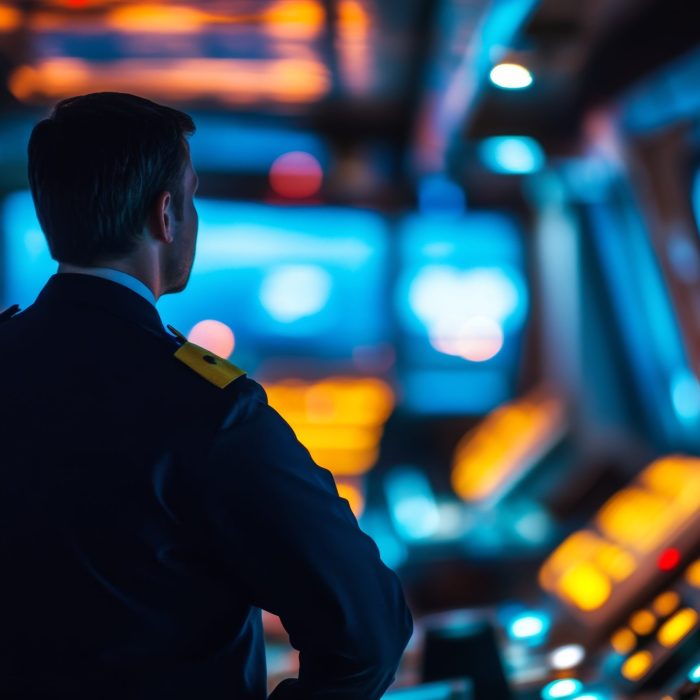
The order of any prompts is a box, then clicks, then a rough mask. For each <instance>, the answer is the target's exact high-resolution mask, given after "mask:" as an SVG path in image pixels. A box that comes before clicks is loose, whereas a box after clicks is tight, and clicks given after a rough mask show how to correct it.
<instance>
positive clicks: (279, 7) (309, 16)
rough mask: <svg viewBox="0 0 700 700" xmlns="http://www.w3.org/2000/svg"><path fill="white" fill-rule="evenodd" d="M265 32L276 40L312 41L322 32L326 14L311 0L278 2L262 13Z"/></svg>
mask: <svg viewBox="0 0 700 700" xmlns="http://www.w3.org/2000/svg"><path fill="white" fill-rule="evenodd" d="M262 20H263V22H264V28H265V32H266V33H267V34H268V35H270V36H273V37H276V38H278V39H306V40H308V39H313V38H315V37H317V36H318V35H319V34H320V33H321V32H322V31H323V27H324V24H325V21H326V13H325V11H324V9H323V6H322V5H321V4H320V3H319V2H314V1H313V0H280V2H275V3H273V4H272V5H271V6H270V7H268V8H267V9H265V10H264V12H263V13H262Z"/></svg>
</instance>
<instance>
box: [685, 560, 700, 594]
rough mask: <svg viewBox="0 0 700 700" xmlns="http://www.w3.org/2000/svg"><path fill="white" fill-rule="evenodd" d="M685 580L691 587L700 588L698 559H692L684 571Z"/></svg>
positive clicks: (699, 564)
mask: <svg viewBox="0 0 700 700" xmlns="http://www.w3.org/2000/svg"><path fill="white" fill-rule="evenodd" d="M685 580H686V581H687V582H688V583H689V584H690V585H691V586H692V587H693V588H700V559H697V560H696V561H694V562H693V563H692V564H691V565H690V566H689V567H688V568H687V569H686V571H685Z"/></svg>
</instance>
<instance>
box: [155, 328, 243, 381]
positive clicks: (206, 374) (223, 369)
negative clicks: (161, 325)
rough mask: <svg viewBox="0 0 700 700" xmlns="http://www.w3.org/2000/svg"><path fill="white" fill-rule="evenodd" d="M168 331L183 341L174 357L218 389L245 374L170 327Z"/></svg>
mask: <svg viewBox="0 0 700 700" xmlns="http://www.w3.org/2000/svg"><path fill="white" fill-rule="evenodd" d="M168 330H170V331H171V332H173V333H174V334H175V335H176V336H177V337H178V338H179V339H180V340H181V341H183V342H182V345H181V346H180V347H179V348H178V350H177V352H176V353H175V357H176V358H177V359H178V360H180V362H182V363H183V364H185V365H187V366H188V367H189V368H190V369H191V370H194V371H195V372H196V373H197V374H198V375H199V376H200V377H203V378H204V379H206V380H207V381H208V382H210V383H211V384H214V385H215V386H218V387H219V389H224V388H225V387H227V386H228V385H229V384H230V383H231V382H233V381H234V380H236V379H238V377H242V376H243V375H244V374H245V371H244V370H242V369H240V367H236V365H234V364H233V363H231V362H229V361H228V360H225V359H224V358H223V357H219V356H218V355H215V354H214V353H213V352H210V351H209V350H207V349H206V348H202V347H200V346H199V345H195V344H194V343H190V342H189V341H188V340H187V338H186V337H185V336H184V335H183V334H182V333H180V332H179V331H177V330H175V328H173V327H172V326H168Z"/></svg>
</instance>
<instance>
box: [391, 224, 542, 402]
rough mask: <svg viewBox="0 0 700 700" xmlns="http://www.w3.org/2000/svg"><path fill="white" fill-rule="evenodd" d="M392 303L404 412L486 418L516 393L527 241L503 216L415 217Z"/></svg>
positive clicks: (404, 232)
mask: <svg viewBox="0 0 700 700" xmlns="http://www.w3.org/2000/svg"><path fill="white" fill-rule="evenodd" d="M399 256H400V268H401V273H400V275H399V279H398V283H397V286H396V295H395V300H394V301H395V304H396V310H397V314H398V320H399V328H400V341H399V345H400V347H401V348H402V352H401V368H402V371H403V376H404V385H405V387H406V397H407V401H408V402H409V403H410V408H412V409H414V410H416V411H418V412H423V413H445V414H450V413H462V414H483V413H486V412H488V411H490V410H491V409H493V408H494V407H495V406H497V405H498V404H500V403H502V402H503V401H506V400H507V399H509V398H511V397H512V396H513V394H514V391H515V388H516V387H515V384H516V378H517V374H518V366H519V361H520V357H521V354H522V352H521V351H522V339H523V332H524V329H525V325H526V321H527V317H528V310H529V293H528V283H527V277H526V274H525V244H524V239H523V235H522V232H521V230H520V228H519V226H518V225H517V223H516V222H515V220H514V219H512V218H510V217H508V216H505V215H503V214H501V213H492V212H470V213H467V214H463V215H461V216H451V217H446V216H439V215H425V214H415V215H411V216H409V217H407V218H406V219H405V220H404V222H403V224H402V226H401V230H400V250H399Z"/></svg>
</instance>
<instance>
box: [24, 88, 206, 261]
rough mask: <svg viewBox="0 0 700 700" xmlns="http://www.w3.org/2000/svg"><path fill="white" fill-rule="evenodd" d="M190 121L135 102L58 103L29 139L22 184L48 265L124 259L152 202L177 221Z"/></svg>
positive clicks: (98, 97) (102, 97) (101, 95)
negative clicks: (169, 202) (169, 209)
mask: <svg viewBox="0 0 700 700" xmlns="http://www.w3.org/2000/svg"><path fill="white" fill-rule="evenodd" d="M194 130H195V126H194V122H193V121H192V118H191V117H190V116H189V115H187V114H185V113H184V112H180V111H178V110H176V109H172V108H170V107H164V106H162V105H159V104H156V103H155V102H151V101H150V100H146V99H144V98H142V97H136V96H135V95H128V94H125V93H118V92H98V93H92V94H90V95H81V96H79V97H71V98H69V99H67V100H63V101H62V102H59V103H58V104H57V105H56V107H55V108H54V110H53V112H52V113H51V115H50V116H49V117H48V118H47V119H44V120H42V121H40V122H39V123H38V124H37V125H36V126H35V127H34V130H33V131H32V135H31V137H30V139H29V183H30V186H31V189H32V196H33V198H34V206H35V207H36V212H37V216H38V218H39V223H40V224H41V228H42V229H43V231H44V234H45V235H46V239H47V241H48V244H49V248H50V250H51V255H52V257H53V258H54V259H55V260H58V261H61V262H67V263H73V264H75V265H90V264H95V263H98V262H99V261H100V260H106V259H109V258H116V257H121V256H124V255H128V254H129V253H130V252H131V251H132V250H133V249H134V247H135V246H136V243H137V241H138V239H139V238H140V237H141V234H142V231H143V226H144V225H145V223H146V217H147V216H148V211H149V209H150V207H151V206H152V204H153V203H154V201H155V199H156V197H157V196H158V195H159V194H160V193H161V192H164V191H168V192H170V193H171V195H172V197H173V205H174V208H175V215H176V217H177V218H182V215H183V206H184V192H183V191H182V184H181V183H182V174H183V172H184V169H185V167H186V163H187V153H188V146H187V141H186V137H187V136H188V135H190V134H192V133H194Z"/></svg>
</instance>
